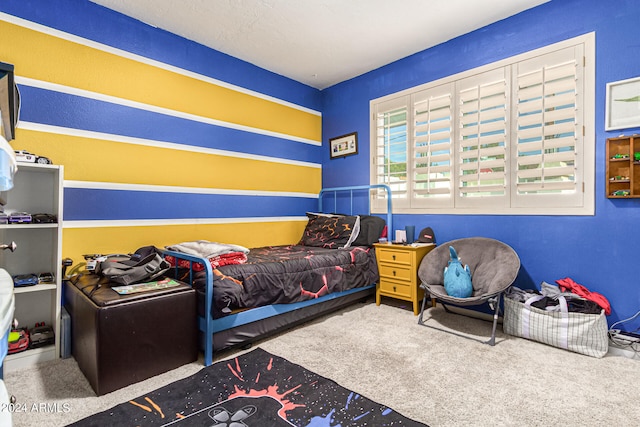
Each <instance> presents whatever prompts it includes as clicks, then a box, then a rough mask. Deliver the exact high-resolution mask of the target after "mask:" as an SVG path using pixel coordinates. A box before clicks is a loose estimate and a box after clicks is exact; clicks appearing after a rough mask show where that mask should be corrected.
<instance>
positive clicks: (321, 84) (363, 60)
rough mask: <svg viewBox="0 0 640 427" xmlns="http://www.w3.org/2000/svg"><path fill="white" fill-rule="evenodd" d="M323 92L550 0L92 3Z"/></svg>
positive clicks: (115, 0)
mask: <svg viewBox="0 0 640 427" xmlns="http://www.w3.org/2000/svg"><path fill="white" fill-rule="evenodd" d="M91 1H93V2H94V3H97V4H100V5H103V6H105V7H108V8H110V9H113V10H116V11H118V12H121V13H123V14H125V15H128V16H131V17H133V18H135V19H138V20H140V21H143V22H145V23H147V24H150V25H153V26H155V27H159V28H162V29H164V30H167V31H169V32H172V33H174V34H177V35H180V36H182V37H185V38H187V39H190V40H193V41H196V42H198V43H200V44H203V45H205V46H208V47H211V48H213V49H216V50H218V51H220V52H224V53H226V54H229V55H231V56H234V57H236V58H239V59H242V60H244V61H247V62H250V63H252V64H254V65H257V66H259V67H261V68H265V69H267V70H270V71H273V72H275V73H278V74H281V75H283V76H287V77H289V78H291V79H294V80H297V81H299V82H302V83H305V84H307V85H309V86H313V87H316V88H318V89H324V88H326V87H329V86H332V85H334V84H336V83H339V82H342V81H345V80H348V79H350V78H353V77H356V76H358V75H360V74H363V73H366V72H368V71H371V70H374V69H376V68H379V67H381V66H383V65H386V64H389V63H391V62H393V61H395V60H398V59H401V58H404V57H406V56H409V55H411V54H413V53H416V52H419V51H421V50H424V49H427V48H429V47H432V46H435V45H437V44H440V43H442V42H445V41H447V40H450V39H452V38H455V37H457V36H459V35H462V34H465V33H468V32H470V31H473V30H476V29H478V28H481V27H484V26H486V25H488V24H491V23H493V22H496V21H499V20H501V19H504V18H507V17H509V16H511V15H515V14H517V13H519V12H521V11H523V10H526V9H529V8H532V7H535V6H537V5H540V4H542V3H545V2H547V1H549V0H394V1H390V0H135V1H131V0H91Z"/></svg>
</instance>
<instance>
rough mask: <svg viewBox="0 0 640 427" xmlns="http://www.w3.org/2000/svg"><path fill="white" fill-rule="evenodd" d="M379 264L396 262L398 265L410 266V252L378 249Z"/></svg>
mask: <svg viewBox="0 0 640 427" xmlns="http://www.w3.org/2000/svg"><path fill="white" fill-rule="evenodd" d="M378 252H379V256H378V258H379V261H380V262H397V263H399V264H407V265H410V264H411V252H409V251H394V250H387V249H380V250H379V251H378Z"/></svg>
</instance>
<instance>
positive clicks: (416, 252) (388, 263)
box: [373, 243, 436, 316]
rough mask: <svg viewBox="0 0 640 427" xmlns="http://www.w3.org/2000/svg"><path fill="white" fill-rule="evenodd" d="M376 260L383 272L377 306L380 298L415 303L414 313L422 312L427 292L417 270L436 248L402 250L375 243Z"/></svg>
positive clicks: (418, 247)
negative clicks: (384, 297)
mask: <svg viewBox="0 0 640 427" xmlns="http://www.w3.org/2000/svg"><path fill="white" fill-rule="evenodd" d="M373 246H374V247H375V248H376V259H377V261H378V270H379V272H380V281H379V282H378V286H376V305H380V298H381V297H382V296H387V297H391V298H397V299H401V300H405V301H411V302H413V313H414V314H415V315H416V316H417V315H418V313H419V312H420V302H421V301H422V298H423V296H424V290H423V289H422V288H420V286H419V285H420V279H418V267H420V261H422V258H424V256H425V255H426V254H428V253H429V252H430V251H431V250H432V249H433V248H435V247H436V245H434V244H431V245H421V246H415V247H414V246H410V245H407V246H403V245H391V244H381V243H376V244H374V245H373Z"/></svg>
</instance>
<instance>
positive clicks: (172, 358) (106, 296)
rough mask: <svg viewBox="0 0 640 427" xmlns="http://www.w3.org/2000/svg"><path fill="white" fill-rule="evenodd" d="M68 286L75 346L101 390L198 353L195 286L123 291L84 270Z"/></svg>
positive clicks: (93, 384) (97, 389)
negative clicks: (125, 293) (134, 291)
mask: <svg viewBox="0 0 640 427" xmlns="http://www.w3.org/2000/svg"><path fill="white" fill-rule="evenodd" d="M64 288H65V289H64V295H65V308H66V309H67V311H68V312H69V315H70V317H71V352H72V354H73V357H74V358H75V359H76V361H77V362H78V366H79V367H80V370H82V372H83V373H84V375H85V376H86V377H87V379H88V380H89V383H90V384H91V387H93V389H94V390H95V392H96V394H97V395H98V396H100V395H103V394H106V393H109V392H112V391H114V390H117V389H119V388H122V387H125V386H127V385H130V384H134V383H136V382H138V381H142V380H145V379H147V378H150V377H153V376H155V375H158V374H161V373H163V372H167V371H169V370H171V369H174V368H177V367H179V366H182V365H185V364H187V363H190V362H193V361H195V360H196V359H197V358H198V343H197V337H198V329H197V316H196V295H195V291H194V290H193V289H192V288H191V287H189V286H187V285H185V284H183V283H181V284H180V285H179V286H176V287H172V288H166V289H162V290H153V291H146V292H140V293H135V294H129V295H119V294H118V293H117V292H115V291H114V290H112V289H111V288H110V286H109V282H108V280H107V279H105V278H104V277H100V276H97V275H94V274H83V275H81V276H79V277H74V278H72V279H70V280H69V281H66V282H65V287H64Z"/></svg>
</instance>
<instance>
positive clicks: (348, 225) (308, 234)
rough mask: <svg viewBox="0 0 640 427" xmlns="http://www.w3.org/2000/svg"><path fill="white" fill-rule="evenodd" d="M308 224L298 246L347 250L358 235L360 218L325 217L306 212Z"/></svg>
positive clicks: (324, 215) (349, 216)
mask: <svg viewBox="0 0 640 427" xmlns="http://www.w3.org/2000/svg"><path fill="white" fill-rule="evenodd" d="M307 217H308V218H309V222H308V223H307V226H306V227H305V229H304V233H303V234H302V239H301V240H300V244H301V245H304V246H315V247H320V248H333V249H338V248H348V247H349V246H350V245H351V242H352V241H353V239H354V238H355V237H356V236H357V235H358V231H359V227H360V217H359V216H357V215H356V216H351V215H326V214H314V213H310V212H307Z"/></svg>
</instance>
